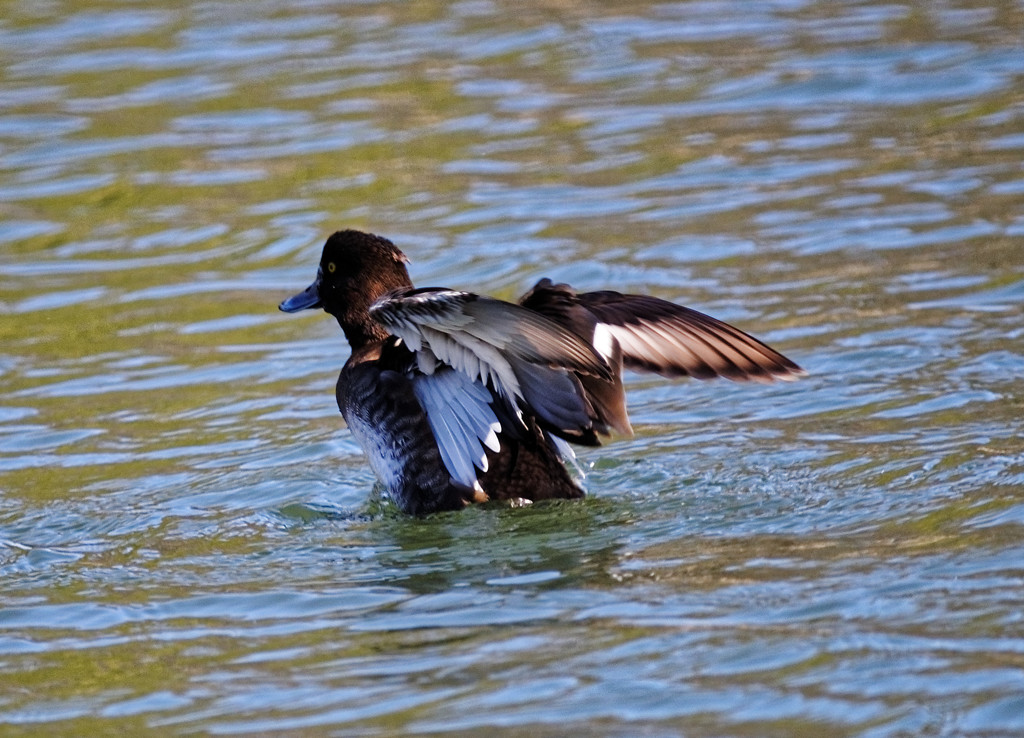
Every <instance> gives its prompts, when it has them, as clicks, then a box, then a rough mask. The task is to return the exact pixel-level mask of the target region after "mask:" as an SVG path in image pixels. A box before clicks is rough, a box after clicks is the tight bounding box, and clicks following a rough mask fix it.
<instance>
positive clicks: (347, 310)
mask: <svg viewBox="0 0 1024 738" xmlns="http://www.w3.org/2000/svg"><path fill="white" fill-rule="evenodd" d="M406 262H408V259H407V258H406V256H405V254H403V253H402V252H401V251H400V250H399V249H398V247H397V246H395V245H394V244H393V243H391V241H389V240H387V239H386V238H382V237H381V236H375V235H373V234H372V233H362V232H361V231H354V230H347V231H338V232H337V233H335V234H334V235H332V236H331V237H330V238H328V239H327V243H325V244H324V251H323V255H322V256H321V257H320V267H319V269H317V273H316V279H315V280H313V283H312V284H311V285H309V287H307V288H306V289H305V290H303V291H302V292H300V293H298V294H297V295H293V296H292V297H289V298H288V299H287V300H285V301H284V302H282V303H281V304H280V305H279V306H278V307H279V308H280V309H281V310H283V311H284V312H286V313H297V312H298V311H300V310H308V309H311V308H323V309H324V310H325V311H326V312H328V313H330V314H331V315H333V316H334V317H335V318H337V319H338V322H339V323H340V324H341V327H342V328H343V329H344V330H345V334H346V335H347V336H348V338H349V342H350V343H353V341H354V340H360V339H368V338H372V337H377V338H383V337H386V336H387V331H384V330H383V328H382V327H381V326H379V324H377V323H376V322H375V321H373V320H372V319H371V318H370V313H369V308H370V305H371V304H373V301H374V300H376V299H377V298H378V297H380V296H381V295H383V294H384V293H386V292H389V291H391V290H394V289H399V288H402V287H412V281H411V280H410V279H409V272H408V271H406V268H405V264H406ZM382 331H383V335H378V334H381V333H382Z"/></svg>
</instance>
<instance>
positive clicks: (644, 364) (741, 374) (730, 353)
mask: <svg viewBox="0 0 1024 738" xmlns="http://www.w3.org/2000/svg"><path fill="white" fill-rule="evenodd" d="M521 304H523V305H524V306H526V307H528V308H530V309H532V310H537V311H539V312H542V313H544V314H545V315H548V316H549V317H551V318H553V319H555V320H558V321H559V322H562V323H563V324H565V325H568V326H570V327H572V329H573V330H574V331H577V332H580V331H582V333H581V335H584V336H588V337H590V338H591V340H592V342H593V344H594V346H595V347H596V348H597V350H598V351H599V352H600V353H601V354H602V355H603V356H605V357H609V356H611V354H612V352H613V350H614V347H615V346H616V345H617V346H618V347H619V348H620V349H621V352H622V363H623V365H624V366H626V367H629V368H630V369H638V370H642V371H650V372H657V373H658V374H662V375H664V376H669V377H672V376H691V377H695V378H697V379H711V378H712V377H726V378H727V379H732V380H735V381H755V382H771V381H773V380H783V381H788V380H793V379H797V378H799V377H802V376H804V375H805V374H806V373H807V372H805V371H804V370H803V369H801V368H800V367H799V366H797V365H796V364H795V363H794V362H793V361H791V360H790V359H787V358H786V357H785V356H783V355H782V354H780V353H779V352H778V351H776V350H775V349H773V348H771V347H770V346H767V345H765V344H764V343H762V342H761V341H759V340H757V339H756V338H754V337H753V336H751V335H748V334H747V333H744V332H743V331H741V330H740V329H739V328H735V327H734V326H731V325H729V324H728V323H725V322H723V321H721V320H718V319H717V318H712V317H711V316H710V315H705V314H704V313H700V312H698V311H696V310H692V309H690V308H687V307H683V306H682V305H676V304H675V303H672V302H668V301H667V300H661V299H659V298H656V297H648V296H645V295H624V294H622V293H619V292H612V291H603V292H584V293H576V292H575V290H573V289H572V288H571V287H569V286H568V285H565V284H552V282H551V280H549V279H542V280H541V281H540V282H538V283H537V284H536V285H535V286H534V288H533V289H532V290H530V292H528V293H527V294H526V295H524V296H523V299H522V301H521ZM581 308H582V310H581Z"/></svg>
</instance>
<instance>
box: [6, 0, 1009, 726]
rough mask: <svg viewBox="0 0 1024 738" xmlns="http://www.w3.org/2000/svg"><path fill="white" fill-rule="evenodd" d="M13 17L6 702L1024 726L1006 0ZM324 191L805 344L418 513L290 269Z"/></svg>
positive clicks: (45, 715) (217, 714) (551, 272)
mask: <svg viewBox="0 0 1024 738" xmlns="http://www.w3.org/2000/svg"><path fill="white" fill-rule="evenodd" d="M0 17H2V18H3V20H2V21H0V69H2V70H3V71H2V74H0V339H2V342H0V577H2V581H3V588H2V592H0V725H2V726H3V728H2V732H4V733H9V734H17V733H21V732H25V733H52V732H60V733H64V734H91V733H114V732H116V733H121V734H138V733H148V732H156V733H162V734H179V733H195V732H199V733H217V734H238V733H242V734H248V733H256V732H264V733H278V732H285V731H292V732H294V733H297V734H304V733H308V734H327V733H329V734H335V735H392V734H451V733H457V732H460V731H461V732H465V733H476V732H483V731H488V732H489V733H491V734H495V735H498V734H500V735H522V734H527V733H528V734H530V735H563V734H567V733H572V734H598V735H636V734H648V735H676V734H686V735H691V736H694V735H715V736H720V735H756V736H763V735H824V734H827V735H863V736H894V735H962V734H976V735H1015V734H1020V733H1021V732H1024V625H1022V620H1021V612H1022V609H1024V587H1022V585H1024V565H1022V563H1021V562H1022V561H1024V441H1022V432H1024V421H1022V417H1024V412H1022V408H1024V394H1022V390H1021V386H1022V385H1021V379H1022V378H1024V328H1022V325H1024V322H1022V315H1024V310H1022V307H1021V306H1022V301H1024V299H1022V298H1024V167H1022V165H1021V157H1022V149H1024V135H1022V133H1021V131H1022V128H1021V120H1024V41H1022V39H1024V6H1022V5H1021V4H1020V3H1019V2H1016V3H1015V2H1002V3H991V4H979V3H962V2H950V3H931V4H908V3H885V4H883V3H871V2H864V3H843V4H835V3H813V2H806V3H805V2H777V3H757V4H751V3H728V2H718V1H715V0H711V1H710V2H695V3H669V4H652V3H636V2H632V3H600V4H588V5H574V4H564V3H537V4H529V3H526V4H524V3H499V2H488V1H487V0H480V1H467V2H459V3H453V4H445V3H378V2H374V1H373V0H370V1H369V2H362V3H352V4H345V5H340V6H337V7H335V6H330V5H318V4H315V3H292V4H287V3H277V2H263V3H255V4H254V3H245V4H237V3H218V2H211V3H194V4H185V5H179V6H176V7H174V8H170V7H168V8H162V9H161V8H153V7H150V6H149V5H145V4H137V5H132V4H119V5H104V4H99V3H93V2H82V3H60V2H56V3H46V4H36V3H27V4H26V3H20V4H16V3H8V4H6V6H5V9H4V12H3V14H2V16H0ZM339 227H359V228H364V229H367V230H372V231H375V232H378V233H381V234H384V235H387V236H389V237H391V238H392V239H393V240H395V241H396V242H397V243H398V244H399V245H400V246H401V247H402V248H403V249H404V250H405V251H406V252H407V253H408V254H409V256H410V258H411V259H412V274H413V277H414V279H415V280H416V281H417V282H418V283H420V284H423V285H428V284H443V285H448V286H452V287H461V288H470V289H475V290H477V291H480V292H485V293H490V294H495V295H498V296H501V297H505V298H512V297H515V296H516V295H517V294H518V293H520V292H521V291H523V290H524V289H526V288H527V287H529V286H530V285H531V284H532V282H533V281H534V280H536V279H537V278H539V277H540V276H550V277H552V278H555V279H559V280H567V281H571V282H572V283H573V284H575V285H576V286H577V287H579V288H583V289H589V288H606V287H615V288H619V289H623V290H632V291H642V292H647V293H652V294H657V295H659V296H661V297H665V298H668V299H673V300H677V301H679V302H684V303H685V304H688V305H691V306H693V307H696V308H698V309H702V310H705V311H707V312H710V313H712V314H714V315H717V316H719V317H721V318H724V319H726V320H729V321H732V322H735V323H737V324H739V325H741V326H742V327H744V328H747V329H748V330H750V331H752V332H754V333H755V334H757V335H758V336H760V337H762V338H764V339H765V340H767V341H769V342H770V343H772V344H773V345H775V346H776V347H778V348H779V349H780V350H782V351H784V352H785V353H786V354H787V355H789V356H791V357H792V358H794V359H795V360H797V361H799V362H800V363H801V364H803V365H804V366H805V367H807V368H808V369H809V370H810V372H811V376H810V377H809V378H807V379H805V380H802V381H801V382H798V383H794V384H791V385H784V386H770V387H747V386H738V385H732V384H728V383H725V382H721V383H697V382H679V383H670V382H665V381H662V380H660V379H652V378H650V377H646V376H639V375H637V376H633V377H631V378H630V380H629V397H630V403H631V409H632V417H633V425H634V428H635V429H636V431H637V433H636V437H635V438H632V439H619V440H617V441H615V442H614V443H612V444H610V445H607V446H605V447H603V448H601V449H596V450H592V451H591V450H587V451H585V452H584V453H583V454H582V458H583V461H584V462H585V463H586V464H587V465H588V466H590V465H592V468H591V469H590V472H589V477H588V489H589V493H590V496H589V497H588V498H587V500H585V501H584V502H582V503H574V504H568V503H561V504H547V505H536V506H534V507H532V508H528V509H509V508H506V507H500V506H491V507H482V508H473V509H470V510H467V511H465V512H463V513H460V514H455V515H441V516H437V517H435V518H430V519H427V520H414V519H409V518H405V517H402V516H400V515H398V514H397V513H395V511H394V510H393V508H392V507H391V506H390V505H389V504H388V503H387V502H386V501H383V500H381V498H380V496H379V493H378V492H376V491H374V489H373V479H372V474H371V472H370V470H369V467H368V466H367V464H366V463H365V461H364V460H363V459H362V457H361V456H360V454H359V451H358V449H357V448H356V447H355V445H354V443H353V442H352V440H351V438H350V437H349V436H348V434H347V432H346V431H344V430H342V429H341V422H340V417H339V416H338V414H337V410H336V408H335V406H334V400H333V396H332V387H333V382H334V378H335V376H336V372H337V370H338V368H339V367H340V365H341V363H342V362H343V361H344V358H345V356H346V348H345V345H344V341H343V339H342V336H341V335H340V332H339V331H338V330H337V326H336V325H333V324H332V322H331V321H330V320H329V319H327V318H326V317H325V316H323V315H320V316H314V315H312V314H309V315H304V316H302V317H297V316H287V315H281V314H279V313H278V312H277V311H276V304H277V302H278V301H279V300H280V299H282V298H283V297H285V296H287V295H289V294H291V293H293V292H294V291H295V290H296V289H298V288H301V287H303V286H305V285H306V284H307V283H308V282H309V280H310V279H311V278H312V277H313V274H314V271H315V264H316V260H317V258H318V255H319V250H320V246H321V245H322V243H323V240H324V239H325V237H326V236H327V234H329V233H330V232H331V231H332V230H333V229H336V228H339Z"/></svg>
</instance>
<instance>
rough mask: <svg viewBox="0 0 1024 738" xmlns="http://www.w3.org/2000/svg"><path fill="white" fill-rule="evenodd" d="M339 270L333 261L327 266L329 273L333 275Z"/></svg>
mask: <svg viewBox="0 0 1024 738" xmlns="http://www.w3.org/2000/svg"><path fill="white" fill-rule="evenodd" d="M337 268H338V267H336V266H334V262H333V261H331V262H328V264H327V271H329V272H330V273H331V274H334V270H335V269H337Z"/></svg>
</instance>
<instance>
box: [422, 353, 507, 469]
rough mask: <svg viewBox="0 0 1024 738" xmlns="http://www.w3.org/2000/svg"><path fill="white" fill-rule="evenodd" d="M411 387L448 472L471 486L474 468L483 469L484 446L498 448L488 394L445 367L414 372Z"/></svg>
mask: <svg viewBox="0 0 1024 738" xmlns="http://www.w3.org/2000/svg"><path fill="white" fill-rule="evenodd" d="M412 386H413V392H414V393H415V394H416V399H418V400H419V402H420V405H422V407H423V410H424V412H425V413H426V415H427V422H428V423H429V424H430V430H431V432H432V433H433V435H434V439H435V440H436V441H437V448H438V451H440V453H441V460H442V461H443V462H444V465H445V468H446V469H447V470H448V473H449V474H451V475H452V478H453V479H455V480H456V481H457V482H460V483H462V484H464V485H466V486H467V487H473V486H474V485H475V484H476V478H477V473H476V470H477V469H479V470H480V471H487V454H486V452H485V451H484V446H486V447H487V448H489V449H491V450H492V451H497V450H498V449H499V448H500V446H499V442H498V433H500V432H501V423H500V422H499V421H498V418H497V416H496V415H495V414H494V410H493V409H492V408H491V406H490V402H491V400H492V399H493V398H492V395H491V393H490V392H489V391H488V390H487V388H486V387H484V386H483V385H481V384H480V383H479V382H474V381H473V380H471V379H470V378H469V377H468V376H467V375H465V374H463V373H462V372H458V371H455V370H453V369H451V368H446V367H442V368H440V369H438V370H437V371H435V372H434V373H433V374H417V375H416V376H415V378H414V379H413V385H412Z"/></svg>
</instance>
